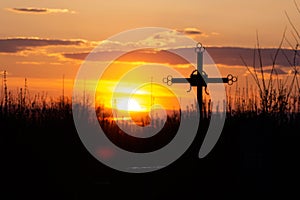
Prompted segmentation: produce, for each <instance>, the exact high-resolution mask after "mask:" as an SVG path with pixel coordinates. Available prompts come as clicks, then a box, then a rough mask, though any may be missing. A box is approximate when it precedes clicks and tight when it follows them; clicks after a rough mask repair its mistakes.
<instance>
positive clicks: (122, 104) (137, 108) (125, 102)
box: [116, 98, 145, 112]
mask: <svg viewBox="0 0 300 200" xmlns="http://www.w3.org/2000/svg"><path fill="white" fill-rule="evenodd" d="M116 108H117V109H118V110H123V111H129V112H132V111H134V112H141V111H144V110H145V109H143V108H142V107H141V105H140V104H139V102H138V101H137V100H135V99H133V98H130V99H126V98H123V99H121V100H120V101H119V102H118V103H117V105H116Z"/></svg>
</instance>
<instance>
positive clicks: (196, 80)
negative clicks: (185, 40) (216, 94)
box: [163, 43, 237, 119]
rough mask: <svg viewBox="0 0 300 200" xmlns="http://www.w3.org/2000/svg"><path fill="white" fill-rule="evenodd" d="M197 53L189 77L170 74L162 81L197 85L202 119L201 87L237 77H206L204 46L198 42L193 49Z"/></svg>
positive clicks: (234, 79)
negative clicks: (194, 65)
mask: <svg viewBox="0 0 300 200" xmlns="http://www.w3.org/2000/svg"><path fill="white" fill-rule="evenodd" d="M195 51H196V53H197V69H196V70H194V71H193V72H192V73H191V75H190V78H173V77H172V76H167V77H166V78H164V79H163V82H164V83H166V84H167V85H169V86H170V85H172V84H173V83H187V82H188V83H190V90H188V92H189V91H191V89H192V87H193V86H196V87H197V101H198V104H199V111H200V119H203V113H202V104H203V97H202V95H203V94H202V89H203V87H205V89H206V87H207V84H208V83H227V84H228V85H232V84H233V83H234V82H236V81H237V77H235V76H232V75H231V74H229V75H228V76H227V77H226V78H208V75H207V74H206V73H205V72H204V71H203V52H204V51H205V48H204V47H203V46H202V44H201V43H198V44H197V46H196V49H195Z"/></svg>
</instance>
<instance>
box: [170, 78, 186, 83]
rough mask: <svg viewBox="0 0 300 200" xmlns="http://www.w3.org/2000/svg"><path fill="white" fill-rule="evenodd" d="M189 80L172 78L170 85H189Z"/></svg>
mask: <svg viewBox="0 0 300 200" xmlns="http://www.w3.org/2000/svg"><path fill="white" fill-rule="evenodd" d="M189 79H190V78H172V79H171V81H172V83H189Z"/></svg>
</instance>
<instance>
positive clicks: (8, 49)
mask: <svg viewBox="0 0 300 200" xmlns="http://www.w3.org/2000/svg"><path fill="white" fill-rule="evenodd" d="M83 43H85V42H84V41H83V40H59V39H41V38H6V39H0V53H16V52H20V51H24V50H30V49H31V48H34V47H41V46H58V45H81V44H83Z"/></svg>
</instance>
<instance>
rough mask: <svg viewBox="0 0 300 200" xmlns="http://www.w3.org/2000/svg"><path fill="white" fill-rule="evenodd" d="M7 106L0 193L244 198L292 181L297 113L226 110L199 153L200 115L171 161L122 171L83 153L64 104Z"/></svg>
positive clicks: (275, 191) (0, 143)
mask: <svg viewBox="0 0 300 200" xmlns="http://www.w3.org/2000/svg"><path fill="white" fill-rule="evenodd" d="M12 108H13V107H11V109H10V110H6V109H5V108H4V107H1V109H0V127H1V129H0V130H1V131H0V148H1V151H0V152H1V168H0V169H1V173H0V177H1V179H0V181H1V189H0V196H1V199H112V198H113V197H115V198H116V197H119V198H122V199H162V198H164V199H174V198H177V199H182V198H186V199H201V198H205V199H206V198H210V199H214V198H218V199H224V198H225V197H237V198H239V199H244V198H250V197H253V198H261V197H267V198H270V196H277V195H279V194H283V195H284V196H289V195H291V194H292V193H293V192H295V190H296V188H297V184H296V183H297V179H296V173H298V170H299V168H297V167H296V163H297V162H298V161H297V160H298V158H299V156H298V152H299V144H298V143H299V130H300V114H299V113H282V114H279V113H264V114H263V113H261V114H257V113H255V112H243V113H236V114H228V115H227V119H226V123H225V127H224V129H223V132H222V135H221V137H220V139H219V141H218V143H217V144H216V146H215V148H214V149H213V150H212V151H211V152H210V154H209V155H208V156H206V157H205V158H203V159H199V158H198V157H197V155H198V151H199V148H200V145H201V142H202V139H203V136H204V135H205V130H206V127H207V124H208V122H209V119H204V120H202V123H201V125H200V126H201V129H200V130H199V133H198V135H197V138H196V139H195V140H194V143H193V144H192V146H191V147H190V148H189V149H188V151H187V152H186V153H185V154H184V155H183V156H182V157H181V158H180V159H178V160H177V161H176V162H174V163H173V164H171V165H170V166H168V167H166V168H164V169H161V170H158V171H155V172H151V173H145V174H129V173H123V172H118V171H115V170H112V169H110V168H108V167H106V166H104V165H103V164H101V163H100V162H99V161H97V160H96V159H95V158H94V157H92V156H91V155H90V154H89V153H88V152H87V150H86V149H85V147H84V146H83V144H82V143H81V141H80V139H79V136H78V135H77V132H76V129H75V126H74V123H73V118H72V113H71V105H70V104H68V103H66V104H58V103H57V104H55V105H52V107H51V106H49V105H47V106H44V107H43V106H40V107H36V108H28V107H20V106H19V107H18V106H17V105H16V106H15V107H14V109H12ZM174 126H175V127H176V125H175V124H174ZM111 130H113V129H111ZM187 134H188V133H187ZM293 183H295V184H293ZM2 197H5V198H2ZM106 197H107V198H106ZM115 198H114V199H115Z"/></svg>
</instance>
